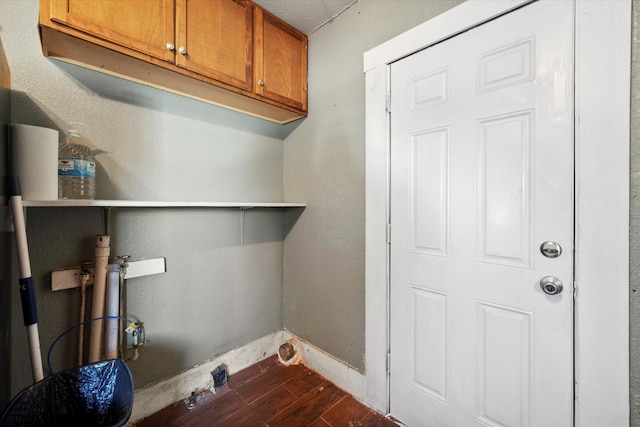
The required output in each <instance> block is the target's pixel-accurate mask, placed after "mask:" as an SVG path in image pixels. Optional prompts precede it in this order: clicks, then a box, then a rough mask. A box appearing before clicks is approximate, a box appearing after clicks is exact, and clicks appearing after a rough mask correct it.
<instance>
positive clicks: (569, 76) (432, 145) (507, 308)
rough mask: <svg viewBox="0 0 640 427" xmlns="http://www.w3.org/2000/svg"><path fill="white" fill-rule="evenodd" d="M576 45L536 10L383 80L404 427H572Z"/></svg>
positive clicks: (420, 57) (553, 8)
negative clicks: (387, 85) (387, 90)
mask: <svg viewBox="0 0 640 427" xmlns="http://www.w3.org/2000/svg"><path fill="white" fill-rule="evenodd" d="M573 33H574V32H573V2H570V1H549V2H547V1H540V2H536V3H533V4H531V5H528V6H525V7H523V8H521V9H518V10H516V11H514V12H511V13H509V14H507V15H505V16H503V17H500V18H498V19H496V20H494V21H491V22H489V23H487V24H484V25H482V26H480V27H477V28H475V29H472V30H470V31H467V32H465V33H463V34H461V35H459V36H457V37H454V38H452V39H449V40H447V41H445V42H442V43H440V44H438V45H435V46H432V47H430V48H428V49H425V50H424V51H422V52H419V53H416V54H414V55H412V56H410V57H408V58H406V59H403V60H401V61H399V62H397V63H395V64H392V65H391V90H392V92H391V93H392V95H391V214H390V217H391V343H390V346H391V354H390V357H391V370H390V372H391V373H390V376H391V380H390V384H391V415H393V416H394V417H396V418H397V419H398V420H400V421H401V422H403V423H404V424H406V425H407V426H410V427H417V426H429V427H432V426H447V427H455V426H480V425H486V426H541V427H552V426H561V427H566V426H571V425H572V424H573V253H572V252H573V50H572V49H573V48H572V47H573ZM544 242H554V243H549V244H548V245H547V246H546V250H545V251H544V252H545V253H544V254H543V251H542V250H541V245H542V244H543V243H544ZM558 255H559V256H558ZM545 277H547V279H546V283H547V287H546V288H547V289H546V290H547V292H550V293H553V291H554V289H553V288H554V286H555V287H556V289H557V284H558V283H560V282H561V283H562V285H563V290H562V292H560V293H557V294H553V295H550V294H548V293H545V291H544V290H543V289H542V287H541V285H540V283H541V280H542V279H543V278H545Z"/></svg>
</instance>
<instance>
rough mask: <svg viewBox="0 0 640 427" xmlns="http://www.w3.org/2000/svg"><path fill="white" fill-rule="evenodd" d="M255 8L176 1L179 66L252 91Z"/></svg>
mask: <svg viewBox="0 0 640 427" xmlns="http://www.w3.org/2000/svg"><path fill="white" fill-rule="evenodd" d="M252 9H253V5H252V4H251V2H248V1H246V0H176V42H177V44H176V46H177V49H178V53H177V54H176V64H177V65H178V66H180V67H184V68H186V69H188V70H190V71H194V72H196V73H199V74H202V75H205V76H207V77H211V78H214V79H216V80H219V81H221V82H224V83H227V84H230V85H232V86H235V87H238V88H241V89H244V90H247V91H249V90H251V87H252V80H251V79H252V71H251V70H252V68H251V60H252V54H253V50H252V37H253V24H252V21H253V10H252Z"/></svg>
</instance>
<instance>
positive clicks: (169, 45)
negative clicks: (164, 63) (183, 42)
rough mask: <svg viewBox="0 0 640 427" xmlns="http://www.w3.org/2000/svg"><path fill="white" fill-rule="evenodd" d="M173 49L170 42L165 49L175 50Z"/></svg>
mask: <svg viewBox="0 0 640 427" xmlns="http://www.w3.org/2000/svg"><path fill="white" fill-rule="evenodd" d="M175 48H176V47H175V46H174V44H173V43H171V42H167V49H169V50H175Z"/></svg>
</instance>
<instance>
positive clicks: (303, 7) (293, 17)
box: [253, 0, 358, 35]
mask: <svg viewBox="0 0 640 427" xmlns="http://www.w3.org/2000/svg"><path fill="white" fill-rule="evenodd" d="M357 1H358V0H253V2H254V3H256V4H258V5H260V6H261V7H262V8H264V9H266V10H268V11H269V12H271V13H273V14H274V15H276V16H277V17H278V18H280V19H282V20H283V21H285V22H286V23H288V24H290V25H292V26H293V27H295V28H297V29H298V30H300V31H302V32H303V33H305V34H307V35H309V34H311V33H312V32H314V31H315V30H317V29H318V28H320V27H322V26H323V25H324V24H326V23H327V22H330V21H331V20H332V19H333V18H335V17H336V16H338V15H340V14H341V13H342V12H344V11H345V10H346V9H348V8H349V7H350V6H351V5H353V4H354V3H356V2H357Z"/></svg>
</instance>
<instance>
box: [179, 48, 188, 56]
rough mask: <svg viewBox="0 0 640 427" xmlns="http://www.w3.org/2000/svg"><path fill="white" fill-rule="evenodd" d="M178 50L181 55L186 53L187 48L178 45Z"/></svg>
mask: <svg viewBox="0 0 640 427" xmlns="http://www.w3.org/2000/svg"><path fill="white" fill-rule="evenodd" d="M178 52H180V54H181V55H186V54H187V48H186V47H184V46H180V47H179V48H178Z"/></svg>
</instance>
